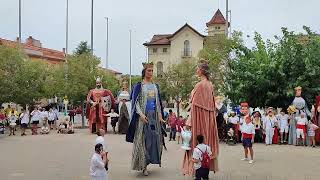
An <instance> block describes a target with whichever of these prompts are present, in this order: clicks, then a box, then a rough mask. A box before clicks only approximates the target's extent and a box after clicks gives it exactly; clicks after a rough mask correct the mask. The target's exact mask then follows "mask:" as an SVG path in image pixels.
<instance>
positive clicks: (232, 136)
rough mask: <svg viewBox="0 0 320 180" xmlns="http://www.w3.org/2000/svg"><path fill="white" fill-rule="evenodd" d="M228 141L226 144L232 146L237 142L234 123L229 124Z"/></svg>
mask: <svg viewBox="0 0 320 180" xmlns="http://www.w3.org/2000/svg"><path fill="white" fill-rule="evenodd" d="M226 131H227V141H226V144H228V145H230V146H232V145H236V144H237V135H236V131H235V129H234V127H233V124H232V123H228V124H227V129H226Z"/></svg>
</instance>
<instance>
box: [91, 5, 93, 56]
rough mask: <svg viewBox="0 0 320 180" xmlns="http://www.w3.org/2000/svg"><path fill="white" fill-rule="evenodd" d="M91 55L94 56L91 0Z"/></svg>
mask: <svg viewBox="0 0 320 180" xmlns="http://www.w3.org/2000/svg"><path fill="white" fill-rule="evenodd" d="M91 54H93V0H91Z"/></svg>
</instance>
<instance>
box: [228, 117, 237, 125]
mask: <svg viewBox="0 0 320 180" xmlns="http://www.w3.org/2000/svg"><path fill="white" fill-rule="evenodd" d="M228 121H229V122H230V123H232V124H238V123H239V121H240V120H239V117H237V116H235V117H229V119H228Z"/></svg>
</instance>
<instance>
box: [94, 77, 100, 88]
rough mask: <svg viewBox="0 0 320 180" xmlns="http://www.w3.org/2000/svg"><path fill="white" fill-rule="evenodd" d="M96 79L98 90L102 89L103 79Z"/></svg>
mask: <svg viewBox="0 0 320 180" xmlns="http://www.w3.org/2000/svg"><path fill="white" fill-rule="evenodd" d="M95 79H96V88H97V89H102V77H101V78H100V76H98V77H97V78H95Z"/></svg>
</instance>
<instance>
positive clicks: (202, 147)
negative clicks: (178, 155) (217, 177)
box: [191, 135, 213, 180]
mask: <svg viewBox="0 0 320 180" xmlns="http://www.w3.org/2000/svg"><path fill="white" fill-rule="evenodd" d="M197 141H198V145H197V146H196V147H195V148H194V149H193V154H192V160H191V161H192V162H193V163H194V170H195V171H196V179H195V180H201V178H202V179H209V167H210V160H211V159H213V157H212V152H211V149H210V146H208V145H206V144H203V141H204V137H203V135H198V136H197Z"/></svg>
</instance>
